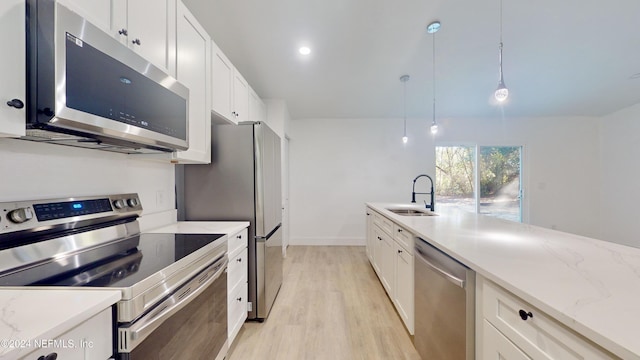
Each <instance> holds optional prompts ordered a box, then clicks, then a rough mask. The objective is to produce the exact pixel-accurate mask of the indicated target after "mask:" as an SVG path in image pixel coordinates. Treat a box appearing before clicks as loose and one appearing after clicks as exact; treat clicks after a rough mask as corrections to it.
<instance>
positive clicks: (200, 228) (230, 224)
mask: <svg viewBox="0 0 640 360" xmlns="http://www.w3.org/2000/svg"><path fill="white" fill-rule="evenodd" d="M248 226H249V222H248V221H178V222H176V223H173V224H169V225H165V226H161V227H157V228H154V229H151V230H147V231H145V232H146V233H176V234H226V235H229V234H234V233H237V232H238V231H241V230H242V229H244V228H246V227H248Z"/></svg>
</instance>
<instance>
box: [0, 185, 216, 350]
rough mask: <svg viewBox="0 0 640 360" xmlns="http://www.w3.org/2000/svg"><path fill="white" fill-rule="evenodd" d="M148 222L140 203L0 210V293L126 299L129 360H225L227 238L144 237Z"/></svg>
mask: <svg viewBox="0 0 640 360" xmlns="http://www.w3.org/2000/svg"><path fill="white" fill-rule="evenodd" d="M141 212H142V205H141V203H140V199H139V197H138V195H137V194H120V195H107V196H92V197H76V198H65V199H50V200H38V201H19V202H10V203H0V286H11V287H15V286H47V287H77V288H80V289H82V288H91V289H96V288H98V289H99V288H104V289H118V290H120V291H121V292H122V300H121V301H120V302H118V303H117V306H116V316H115V317H116V319H115V320H114V331H115V332H116V333H117V339H116V340H115V341H114V355H115V356H117V358H118V359H121V360H126V359H136V360H137V359H151V358H162V359H187V358H188V359H212V358H214V359H222V358H224V356H226V352H227V346H228V345H227V289H226V284H227V279H226V268H227V261H228V260H227V238H226V235H224V234H141V233H140V226H139V222H138V217H139V215H140V214H141ZM116 354H117V355H116ZM212 354H213V357H212Z"/></svg>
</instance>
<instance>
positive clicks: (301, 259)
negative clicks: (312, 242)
mask: <svg viewBox="0 0 640 360" xmlns="http://www.w3.org/2000/svg"><path fill="white" fill-rule="evenodd" d="M227 359H229V360H253V359H259V360H262V359H264V360H271V359H274V360H275V359H277V360H288V359H295V360H300V359H318V360H319V359H327V360H329V359H330V360H338V359H345V360H352V359H363V360H364V359H367V360H373V359H380V360H387V359H394V360H395V359H416V360H419V359H420V356H419V355H418V353H417V352H416V350H415V348H414V347H413V344H412V342H411V339H410V336H409V334H408V332H407V331H406V330H405V328H404V325H403V324H402V321H401V320H400V318H399V317H398V315H397V313H396V312H395V309H394V307H393V304H392V303H391V300H390V299H389V298H388V297H387V295H386V293H385V291H384V289H383V288H382V285H381V284H380V282H379V280H378V278H377V277H376V275H375V273H374V271H373V269H372V268H371V265H369V262H368V260H367V257H366V255H365V251H364V247H346V246H327V247H325V246H290V247H289V248H288V249H287V258H286V259H285V261H284V280H283V284H282V287H281V288H280V293H279V294H278V297H277V299H276V302H275V305H274V306H273V308H272V309H271V314H270V315H269V317H268V318H267V320H265V321H264V322H263V323H257V322H247V323H245V324H244V326H243V328H242V330H240V333H239V334H238V337H237V338H236V340H235V342H234V344H233V345H232V347H231V349H230V351H229V356H227Z"/></svg>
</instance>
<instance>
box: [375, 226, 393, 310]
mask: <svg viewBox="0 0 640 360" xmlns="http://www.w3.org/2000/svg"><path fill="white" fill-rule="evenodd" d="M375 233H376V239H377V243H376V249H375V255H376V262H375V267H377V273H378V277H379V278H380V282H381V283H382V286H383V287H384V289H385V290H386V291H387V293H388V294H389V296H390V297H391V298H392V299H393V285H394V277H395V276H394V271H395V268H394V258H395V254H394V251H395V247H394V245H393V244H394V243H393V240H391V238H390V237H389V235H387V233H385V232H384V231H382V230H380V228H379V227H377V226H376V227H375Z"/></svg>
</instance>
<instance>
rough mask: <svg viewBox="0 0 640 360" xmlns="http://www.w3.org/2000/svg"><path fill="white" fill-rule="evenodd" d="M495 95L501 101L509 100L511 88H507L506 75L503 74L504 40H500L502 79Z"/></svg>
mask: <svg viewBox="0 0 640 360" xmlns="http://www.w3.org/2000/svg"><path fill="white" fill-rule="evenodd" d="M493 95H494V96H495V97H496V100H498V101H499V102H503V101H505V100H507V97H509V89H507V86H506V85H505V84H504V76H503V74H502V42H500V81H499V82H498V88H497V89H496V91H495V93H494V94H493Z"/></svg>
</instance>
